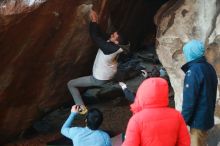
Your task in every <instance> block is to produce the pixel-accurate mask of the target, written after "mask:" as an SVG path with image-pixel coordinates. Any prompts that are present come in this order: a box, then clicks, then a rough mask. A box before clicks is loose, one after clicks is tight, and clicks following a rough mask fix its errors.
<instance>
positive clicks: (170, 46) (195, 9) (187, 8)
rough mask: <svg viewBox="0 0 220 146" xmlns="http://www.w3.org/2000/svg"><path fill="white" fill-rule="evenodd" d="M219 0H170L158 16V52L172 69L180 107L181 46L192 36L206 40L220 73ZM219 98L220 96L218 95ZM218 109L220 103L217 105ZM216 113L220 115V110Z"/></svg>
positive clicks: (210, 54)
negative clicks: (219, 112)
mask: <svg viewBox="0 0 220 146" xmlns="http://www.w3.org/2000/svg"><path fill="white" fill-rule="evenodd" d="M219 17H220V1H218V0H210V1H207V0H193V1H192V0H180V1H169V2H168V3H166V4H165V5H163V7H161V8H160V9H159V11H158V13H157V15H156V16H155V22H156V24H157V26H158V31H157V37H156V39H157V53H158V56H159V59H160V60H161V63H162V64H163V66H164V67H165V68H166V70H167V72H168V73H169V76H170V79H171V83H172V86H173V87H174V90H175V100H176V106H177V109H179V110H181V103H182V89H183V87H182V85H183V78H184V74H183V72H182V70H181V69H180V67H181V66H182V65H183V64H184V63H185V60H184V57H183V53H182V46H183V44H184V43H186V42H187V41H188V40H190V39H199V40H201V41H203V42H204V43H205V46H206V48H207V49H206V57H207V59H208V61H209V62H210V63H211V64H212V65H213V66H214V67H215V69H216V71H217V74H218V77H220V39H219V38H220V30H219V29H220V27H219V26H220V20H219V19H220V18H219ZM218 98H219V96H218ZM217 110H219V106H217ZM217 116H219V117H220V115H219V114H218V115H217Z"/></svg>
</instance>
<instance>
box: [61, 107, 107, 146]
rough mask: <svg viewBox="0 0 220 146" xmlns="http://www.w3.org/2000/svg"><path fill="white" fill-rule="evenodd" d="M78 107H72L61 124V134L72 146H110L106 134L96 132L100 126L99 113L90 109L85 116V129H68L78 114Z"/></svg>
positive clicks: (101, 119)
mask: <svg viewBox="0 0 220 146" xmlns="http://www.w3.org/2000/svg"><path fill="white" fill-rule="evenodd" d="M79 111H80V106H79V105H73V106H72V109H71V114H70V115H69V117H68V119H67V120H66V122H65V123H64V124H63V126H62V129H61V133H62V134H63V135H64V136H65V137H67V138H69V139H71V140H72V141H73V144H74V146H111V139H110V137H109V135H108V134H107V133H105V132H104V131H101V130H98V128H99V126H100V125H101V124H102V121H103V115H102V113H101V111H99V110H98V109H96V108H92V109H90V110H89V111H88V113H87V116H86V120H85V121H86V124H87V126H86V127H70V126H71V123H72V121H73V120H74V118H75V116H76V115H77V114H78V113H79Z"/></svg>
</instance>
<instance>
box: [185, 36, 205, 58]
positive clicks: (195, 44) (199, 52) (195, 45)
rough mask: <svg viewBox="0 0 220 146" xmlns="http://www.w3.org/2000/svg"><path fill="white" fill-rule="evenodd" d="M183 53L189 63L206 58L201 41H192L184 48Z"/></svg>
mask: <svg viewBox="0 0 220 146" xmlns="http://www.w3.org/2000/svg"><path fill="white" fill-rule="evenodd" d="M183 53H184V56H185V59H186V61H187V62H190V61H192V60H195V59H197V58H200V57H202V56H204V53H205V47H204V45H203V43H202V42H201V41H198V40H191V41H189V42H187V43H186V44H185V45H184V46H183Z"/></svg>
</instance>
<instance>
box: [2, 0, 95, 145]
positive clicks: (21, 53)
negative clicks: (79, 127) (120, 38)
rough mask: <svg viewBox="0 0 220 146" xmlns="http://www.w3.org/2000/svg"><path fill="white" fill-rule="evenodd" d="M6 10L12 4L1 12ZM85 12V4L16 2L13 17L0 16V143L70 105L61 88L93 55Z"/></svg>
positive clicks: (84, 70)
mask: <svg viewBox="0 0 220 146" xmlns="http://www.w3.org/2000/svg"><path fill="white" fill-rule="evenodd" d="M83 2H84V3H83ZM88 4H89V3H88ZM8 6H9V7H10V6H11V1H9V3H7V2H6V3H4V7H3V8H4V9H7V8H8ZM3 8H2V7H1V9H3ZM90 8H91V5H86V1H72V0H66V1H60V0H54V1H47V2H45V3H41V5H32V6H31V7H28V6H27V5H25V4H24V3H22V1H17V4H16V5H15V6H14V7H13V8H12V9H13V10H17V11H16V12H14V13H13V12H12V10H9V11H1V12H2V13H1V14H0V20H1V21H0V48H1V50H0V58H1V66H2V68H1V69H0V82H1V84H0V111H1V112H0V116H1V121H0V129H1V132H0V137H1V140H0V141H2V140H7V137H14V136H16V135H20V136H22V133H23V132H24V131H25V129H26V128H27V127H29V126H30V125H31V123H32V122H33V121H34V120H36V119H37V118H39V117H40V116H42V115H43V114H44V113H47V112H48V111H50V110H51V109H53V108H55V107H57V106H59V105H61V104H62V103H64V102H66V101H67V100H70V99H71V97H70V96H69V95H68V94H67V93H68V92H67V89H66V82H67V81H68V80H69V79H71V78H72V77H77V76H80V75H83V74H85V73H87V72H88V71H89V68H90V67H91V65H92V64H91V63H90V62H91V61H92V60H93V57H94V55H95V53H96V49H93V48H94V47H93V46H92V43H91V40H90V38H89V34H88V17H87V14H88V10H89V9H90ZM82 44H83V45H82ZM88 49H90V51H88ZM85 52H86V53H85ZM85 66H87V67H85Z"/></svg>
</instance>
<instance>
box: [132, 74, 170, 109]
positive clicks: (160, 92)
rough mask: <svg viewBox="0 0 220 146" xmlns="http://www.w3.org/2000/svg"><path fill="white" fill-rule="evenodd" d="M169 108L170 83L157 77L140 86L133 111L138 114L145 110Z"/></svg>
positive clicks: (145, 81)
mask: <svg viewBox="0 0 220 146" xmlns="http://www.w3.org/2000/svg"><path fill="white" fill-rule="evenodd" d="M166 106H168V83H167V81H166V80H165V79H163V78H160V77H156V78H149V79H146V80H144V81H143V82H142V83H141V85H140V86H139V88H138V90H137V93H136V97H135V100H134V103H133V104H131V111H132V112H133V113H137V112H139V111H141V110H142V109H145V108H152V107H166Z"/></svg>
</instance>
